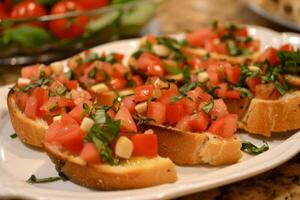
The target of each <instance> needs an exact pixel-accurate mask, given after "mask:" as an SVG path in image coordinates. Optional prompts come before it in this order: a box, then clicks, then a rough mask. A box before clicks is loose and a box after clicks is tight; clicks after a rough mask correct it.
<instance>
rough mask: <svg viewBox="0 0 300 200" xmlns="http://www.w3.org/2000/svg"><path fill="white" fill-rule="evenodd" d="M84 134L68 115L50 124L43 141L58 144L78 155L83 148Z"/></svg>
mask: <svg viewBox="0 0 300 200" xmlns="http://www.w3.org/2000/svg"><path fill="white" fill-rule="evenodd" d="M84 137H85V133H84V132H83V131H82V130H81V129H80V126H79V125H78V124H77V122H76V121H75V120H74V119H72V118H71V117H70V116H69V115H67V114H65V115H63V116H62V119H61V120H60V121H55V122H54V123H52V124H51V125H50V126H49V128H48V130H47V133H46V135H45V141H46V142H50V143H58V144H60V145H62V146H63V147H64V148H65V149H67V150H69V151H71V152H72V153H80V151H81V149H82V148H83V139H84Z"/></svg>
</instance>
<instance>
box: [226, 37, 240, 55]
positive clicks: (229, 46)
mask: <svg viewBox="0 0 300 200" xmlns="http://www.w3.org/2000/svg"><path fill="white" fill-rule="evenodd" d="M227 49H228V53H229V55H230V56H238V55H240V54H241V52H240V50H239V48H238V47H237V46H236V45H235V43H234V41H232V40H229V41H228V42H227Z"/></svg>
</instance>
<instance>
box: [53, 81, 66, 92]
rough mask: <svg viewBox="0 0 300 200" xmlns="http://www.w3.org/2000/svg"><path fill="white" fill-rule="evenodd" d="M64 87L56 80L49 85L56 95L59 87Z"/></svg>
mask: <svg viewBox="0 0 300 200" xmlns="http://www.w3.org/2000/svg"><path fill="white" fill-rule="evenodd" d="M64 88H65V86H64V85H63V84H62V83H61V82H60V81H58V80H56V81H54V82H53V83H52V84H51V85H50V87H49V89H50V90H51V91H52V92H54V93H55V94H58V95H60V89H61V90H63V89H64Z"/></svg>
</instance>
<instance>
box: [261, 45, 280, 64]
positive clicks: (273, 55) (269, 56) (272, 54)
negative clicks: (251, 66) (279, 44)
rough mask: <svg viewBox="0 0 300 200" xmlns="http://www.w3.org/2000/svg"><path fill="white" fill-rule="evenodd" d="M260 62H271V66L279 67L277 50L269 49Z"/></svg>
mask: <svg viewBox="0 0 300 200" xmlns="http://www.w3.org/2000/svg"><path fill="white" fill-rule="evenodd" d="M259 60H260V61H265V60H267V61H269V63H270V64H271V65H277V64H278V63H279V60H278V57H277V50H276V49H274V48H273V47H270V48H268V49H267V50H266V51H265V52H264V53H263V55H262V56H260V58H259Z"/></svg>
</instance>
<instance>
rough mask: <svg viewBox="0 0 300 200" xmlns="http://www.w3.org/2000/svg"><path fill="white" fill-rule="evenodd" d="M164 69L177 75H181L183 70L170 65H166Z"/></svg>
mask: <svg viewBox="0 0 300 200" xmlns="http://www.w3.org/2000/svg"><path fill="white" fill-rule="evenodd" d="M164 68H165V69H166V70H167V71H168V72H169V73H171V74H173V75H176V74H180V73H181V70H180V68H179V67H178V66H169V65H164Z"/></svg>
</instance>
